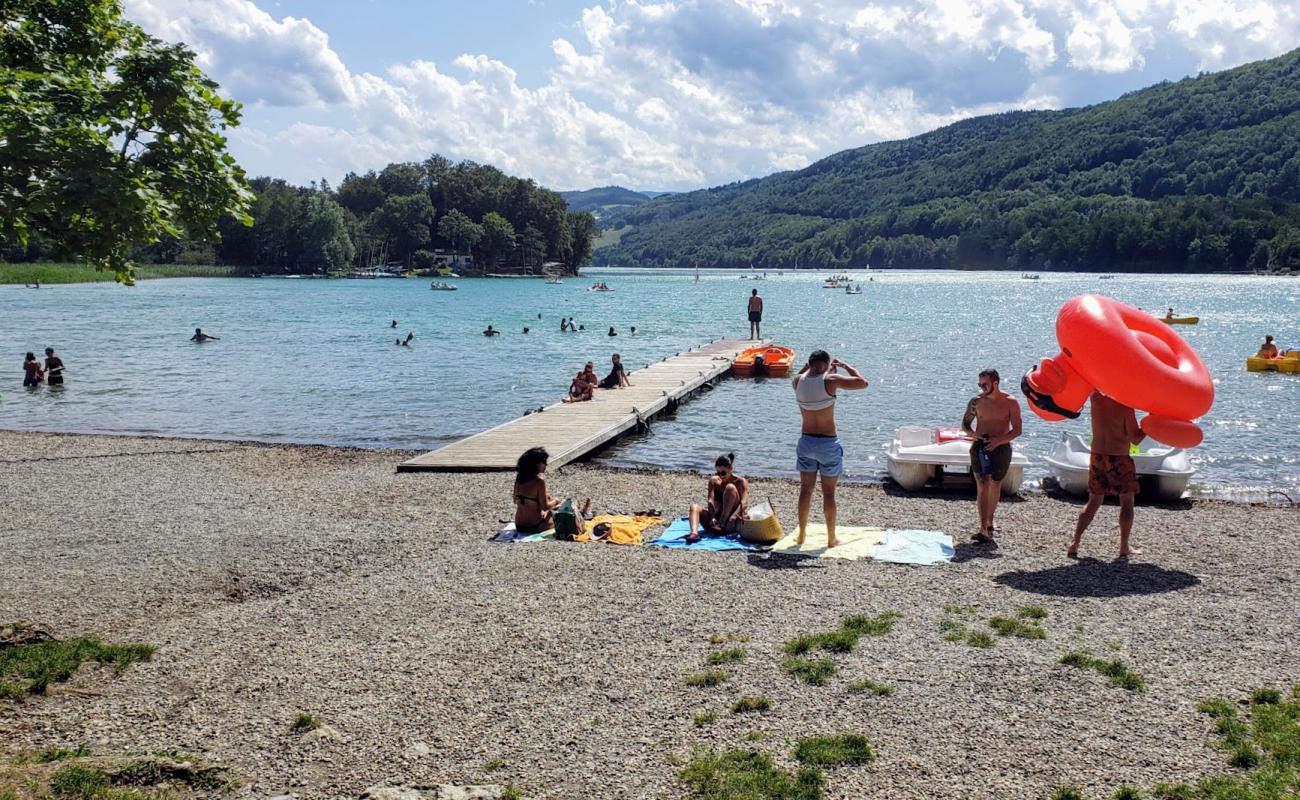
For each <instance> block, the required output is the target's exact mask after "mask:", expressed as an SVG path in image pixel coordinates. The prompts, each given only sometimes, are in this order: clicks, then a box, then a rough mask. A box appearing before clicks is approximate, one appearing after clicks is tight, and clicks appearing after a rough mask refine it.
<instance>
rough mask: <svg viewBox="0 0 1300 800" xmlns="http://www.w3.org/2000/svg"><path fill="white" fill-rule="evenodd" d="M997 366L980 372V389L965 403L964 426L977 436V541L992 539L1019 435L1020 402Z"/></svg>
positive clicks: (973, 459)
mask: <svg viewBox="0 0 1300 800" xmlns="http://www.w3.org/2000/svg"><path fill="white" fill-rule="evenodd" d="M1000 385H1001V378H1000V377H999V376H998V371H997V370H995V369H986V370H984V371H983V372H981V373H980V374H979V387H980V393H979V394H977V395H976V396H975V397H972V398H971V401H970V402H969V403H967V404H966V413H965V415H963V416H962V418H961V429H962V430H963V431H965V432H966V433H967V434H969V435H971V436H973V437H975V441H974V442H972V443H971V446H970V474H971V477H972V478H974V479H975V505H976V507H977V508H978V510H979V530H978V531H976V533H975V535H974V536H973V537H971V538H973V539H974V540H975V541H977V542H987V543H992V542H993V534H994V531H995V530H996V527H995V526H994V525H993V513H994V512H995V511H997V508H998V500H1000V499H1001V498H1002V480H1003V479H1004V478H1006V477H1007V471H1008V470H1009V469H1011V441H1012V440H1013V439H1015V438H1016V437H1017V436H1019V435H1020V432H1021V422H1020V403H1018V402H1017V401H1016V398H1014V397H1012V396H1011V395H1009V394H1007V393H1006V392H1004V391H1002V389H1001V386H1000Z"/></svg>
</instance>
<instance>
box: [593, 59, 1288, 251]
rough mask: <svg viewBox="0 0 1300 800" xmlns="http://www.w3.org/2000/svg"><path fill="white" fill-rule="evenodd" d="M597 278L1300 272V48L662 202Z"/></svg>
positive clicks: (638, 210)
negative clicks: (709, 273)
mask: <svg viewBox="0 0 1300 800" xmlns="http://www.w3.org/2000/svg"><path fill="white" fill-rule="evenodd" d="M602 224H603V225H604V226H605V227H608V228H621V229H623V234H622V236H621V237H620V238H619V239H618V242H617V244H614V245H611V246H609V247H607V248H603V249H601V250H599V251H598V259H597V260H598V261H599V263H602V264H613V265H641V266H655V265H662V266H676V267H689V266H692V265H694V264H696V263H698V264H701V265H706V266H741V267H745V266H750V265H752V266H754V267H762V268H764V269H778V268H782V267H784V268H787V269H788V268H791V267H793V266H794V265H795V264H796V263H798V264H799V265H802V266H816V267H819V268H822V267H825V268H835V267H863V266H866V265H867V264H870V265H871V266H873V267H909V268H914V267H921V268H923V267H971V268H995V269H996V268H1006V269H1099V270H1133V271H1144V270H1151V271H1157V270H1158V271H1210V270H1244V269H1289V270H1300V50H1297V51H1294V52H1292V53H1289V54H1287V55H1285V56H1282V57H1279V58H1276V59H1272V60H1269V61H1261V62H1257V63H1254V64H1248V65H1245V66H1242V67H1238V68H1236V69H1232V70H1228V71H1225V72H1220V73H1216V74H1211V75H1203V76H1200V77H1197V78H1191V79H1188V80H1184V81H1180V82H1177V83H1162V84H1159V85H1156V86H1153V87H1150V88H1147V89H1143V90H1141V91H1138V92H1134V93H1132V94H1129V95H1126V96H1124V97H1121V98H1119V99H1118V100H1114V101H1111V102H1107V103H1102V104H1099V105H1096V106H1090V107H1087V108H1079V109H1068V110H1064V111H1038V112H1013V113H1008V114H998V115H992V116H986V117H979V118H975V119H970V120H966V121H964V122H959V123H956V124H954V125H950V126H947V127H945V128H941V129H939V130H936V131H933V132H931V133H928V134H924V135H921V136H917V137H914V138H911V139H907V140H904V141H899V142H888V143H882V144H877V145H870V146H868V147H863V148H858V149H856V150H848V151H844V152H842V153H837V154H835V155H833V156H830V157H828V158H826V159H823V160H821V161H819V162H817V163H816V164H813V165H812V166H810V167H808V168H806V169H803V170H799V171H796V172H786V173H780V174H777V175H773V176H770V177H768V178H763V179H761V180H752V181H746V182H743V183H736V184H731V185H728V186H721V187H717V188H713V189H707V190H703V191H698V192H689V193H685V194H679V195H672V196H668V197H662V198H657V199H655V200H654V201H652V202H649V203H646V204H643V205H640V206H637V207H634V208H624V209H619V210H616V211H612V212H611V213H610V215H609V216H608V217H607V218H606V219H604V220H602Z"/></svg>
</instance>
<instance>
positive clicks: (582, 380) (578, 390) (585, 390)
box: [564, 361, 600, 403]
mask: <svg viewBox="0 0 1300 800" xmlns="http://www.w3.org/2000/svg"><path fill="white" fill-rule="evenodd" d="M599 383H600V380H599V379H598V378H597V377H596V370H595V368H594V367H593V365H592V363H591V362H590V361H588V362H587V366H586V367H584V368H583V370H582V372H579V373H578V374H577V375H575V376H573V382H572V383H570V384H569V396H568V397H566V398H564V402H566V403H580V402H582V401H583V400H590V399H591V395H592V393H593V392H594V391H595V390H596V386H597V385H598V384H599Z"/></svg>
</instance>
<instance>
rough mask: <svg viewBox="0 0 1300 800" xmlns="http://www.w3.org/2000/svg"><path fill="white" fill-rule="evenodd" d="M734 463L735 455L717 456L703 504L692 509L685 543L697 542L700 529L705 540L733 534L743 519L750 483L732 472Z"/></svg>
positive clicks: (694, 505)
mask: <svg viewBox="0 0 1300 800" xmlns="http://www.w3.org/2000/svg"><path fill="white" fill-rule="evenodd" d="M735 461H736V454H735V453H727V454H726V455H725V456H718V460H717V461H715V462H713V467H714V475H713V476H712V477H710V478H709V488H708V489H707V491H706V494H705V497H706V500H707V502H706V504H705V505H699V504H692V505H691V510H690V514H689V517H690V522H691V532H690V534H689V535H688V536H687V537H686V541H687V542H688V543H695V542H698V541H699V540H700V528H701V527H703V528H704V534H705V535H706V536H725V535H726V534H728V533H732V532H734V531H735V530H736V526H737V525H738V524H739V523H740V521H741V520H742V519H745V517H746V511H745V509H746V508H748V507H749V481H747V480H745V479H744V478H742V477H740V476H739V475H737V474H736V473H735V472H733V471H732V469H731V467H732V464H734V463H735Z"/></svg>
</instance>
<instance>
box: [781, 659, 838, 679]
mask: <svg viewBox="0 0 1300 800" xmlns="http://www.w3.org/2000/svg"><path fill="white" fill-rule="evenodd" d="M781 669H782V670H784V671H785V672H787V673H789V674H790V675H793V676H795V677H796V678H798V679H799V680H801V681H803V682H804V683H807V684H810V685H812V686H825V685H826V681H828V680H830V677H831V676H832V675H834V674H835V662H833V661H831V660H830V659H828V658H818V659H810V658H787V659H786V660H785V661H782V662H781Z"/></svg>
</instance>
